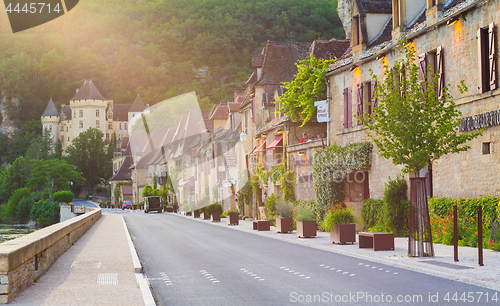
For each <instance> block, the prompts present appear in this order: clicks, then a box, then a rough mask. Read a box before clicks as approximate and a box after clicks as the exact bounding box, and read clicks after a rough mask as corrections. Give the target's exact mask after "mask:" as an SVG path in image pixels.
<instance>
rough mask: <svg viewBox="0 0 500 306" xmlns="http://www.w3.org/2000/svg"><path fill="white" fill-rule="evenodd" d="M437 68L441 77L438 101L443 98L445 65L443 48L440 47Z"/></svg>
mask: <svg viewBox="0 0 500 306" xmlns="http://www.w3.org/2000/svg"><path fill="white" fill-rule="evenodd" d="M436 68H437V70H439V77H438V83H437V94H438V99H441V98H442V97H443V87H444V65H443V47H442V46H439V47H438V48H437V50H436Z"/></svg>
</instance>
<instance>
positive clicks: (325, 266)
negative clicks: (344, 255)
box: [319, 264, 356, 276]
mask: <svg viewBox="0 0 500 306" xmlns="http://www.w3.org/2000/svg"><path fill="white" fill-rule="evenodd" d="M319 266H320V267H322V268H324V269H327V270H328V269H329V270H330V271H332V272H336V273H340V272H342V274H344V275H347V274H349V276H356V274H354V273H349V272H347V271H342V269H337V268H333V267H332V268H330V266H327V265H324V264H321V265H319Z"/></svg>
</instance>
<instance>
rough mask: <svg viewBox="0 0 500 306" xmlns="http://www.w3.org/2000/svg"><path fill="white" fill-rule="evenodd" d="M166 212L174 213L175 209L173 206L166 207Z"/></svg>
mask: <svg viewBox="0 0 500 306" xmlns="http://www.w3.org/2000/svg"><path fill="white" fill-rule="evenodd" d="M165 211H166V212H174V208H173V207H172V206H166V207H165Z"/></svg>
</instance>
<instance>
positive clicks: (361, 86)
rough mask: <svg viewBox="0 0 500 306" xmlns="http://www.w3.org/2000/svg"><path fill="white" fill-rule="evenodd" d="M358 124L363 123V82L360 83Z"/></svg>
mask: <svg viewBox="0 0 500 306" xmlns="http://www.w3.org/2000/svg"><path fill="white" fill-rule="evenodd" d="M357 115H358V125H363V123H362V122H361V116H363V83H359V84H358V112H357Z"/></svg>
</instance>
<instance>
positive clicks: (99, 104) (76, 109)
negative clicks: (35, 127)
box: [41, 81, 145, 151]
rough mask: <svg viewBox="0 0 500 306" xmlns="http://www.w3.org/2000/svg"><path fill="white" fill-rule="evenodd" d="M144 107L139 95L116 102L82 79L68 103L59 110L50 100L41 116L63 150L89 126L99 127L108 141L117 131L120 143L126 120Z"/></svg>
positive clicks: (44, 124) (43, 123) (124, 133)
mask: <svg viewBox="0 0 500 306" xmlns="http://www.w3.org/2000/svg"><path fill="white" fill-rule="evenodd" d="M144 109H145V106H144V103H143V102H142V100H141V98H140V97H139V95H137V98H136V99H135V101H134V103H133V104H116V103H114V102H113V100H108V99H106V98H104V97H103V96H102V95H101V93H100V92H99V90H98V89H97V87H96V86H95V85H94V83H92V81H88V82H87V81H85V82H84V83H83V85H82V87H80V88H79V89H77V91H76V95H75V96H74V97H73V98H72V99H71V100H69V105H67V104H62V105H61V109H60V111H57V109H56V106H55V105H54V102H53V101H52V99H50V101H49V103H48V105H47V108H46V109H45V112H44V113H43V115H42V117H41V121H42V128H43V129H47V130H49V131H50V133H51V136H52V139H53V140H54V142H56V141H57V139H60V140H61V142H62V145H63V150H64V151H65V150H66V148H67V147H68V146H69V145H70V144H71V141H72V140H73V139H74V138H75V137H77V136H78V135H80V133H82V132H84V131H85V130H87V129H88V128H97V129H99V130H101V131H102V132H103V134H104V135H105V137H106V140H111V139H112V138H113V135H114V134H116V138H117V140H118V143H119V144H120V143H121V142H122V140H123V139H125V137H128V131H129V128H130V127H129V121H130V120H131V119H132V118H133V117H134V116H136V115H138V114H140V113H141V112H142V111H143V110H144Z"/></svg>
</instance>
